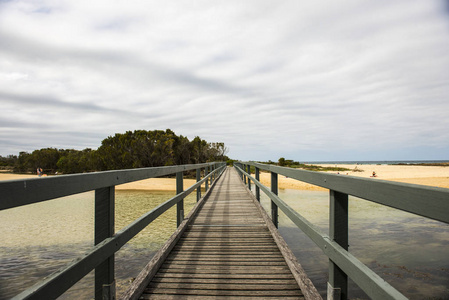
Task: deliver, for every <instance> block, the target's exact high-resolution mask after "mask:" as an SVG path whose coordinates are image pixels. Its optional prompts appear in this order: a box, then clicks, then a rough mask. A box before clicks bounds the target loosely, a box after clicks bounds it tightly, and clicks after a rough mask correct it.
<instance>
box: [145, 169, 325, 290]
mask: <svg viewBox="0 0 449 300" xmlns="http://www.w3.org/2000/svg"><path fill="white" fill-rule="evenodd" d="M167 251H170V250H168V249H167ZM163 256H166V258H165V260H164V261H163V262H161V264H160V267H159V268H158V270H157V272H156V271H155V272H153V273H154V275H151V277H152V278H151V279H150V281H149V283H147V282H148V281H147V282H146V283H145V288H142V287H141V288H140V290H142V289H143V293H141V294H140V293H139V294H140V295H139V297H137V299H229V298H232V299H240V298H244V299H252V298H254V299H270V298H271V299H280V298H282V299H321V297H320V296H319V294H318V292H317V291H316V289H315V287H314V286H313V284H312V283H311V281H310V280H309V279H308V277H307V276H306V275H305V273H304V271H303V270H302V268H301V266H300V265H299V263H298V262H297V261H296V258H295V257H294V255H293V254H292V253H291V251H290V249H288V247H287V245H286V243H285V241H284V240H283V239H282V237H280V235H279V233H278V231H277V229H276V228H275V227H274V225H273V223H272V222H271V220H270V219H269V218H268V216H267V215H266V213H265V211H264V210H263V208H262V207H261V206H260V204H259V202H258V201H257V200H256V199H255V197H254V196H253V195H252V194H251V192H249V191H248V190H247V188H246V187H245V185H244V184H243V183H242V181H241V180H240V178H239V176H238V174H237V172H236V171H235V170H234V169H231V168H228V170H226V171H225V173H224V174H223V175H222V177H221V178H220V179H219V180H218V181H217V183H216V185H215V186H214V187H213V190H212V191H211V193H210V194H209V197H207V199H205V202H204V203H202V206H201V207H200V208H199V209H198V212H197V213H196V214H195V215H194V216H191V217H190V220H189V222H188V225H187V226H186V228H185V230H184V231H183V232H180V237H179V238H178V239H177V243H176V244H174V246H173V247H172V249H171V251H170V252H169V253H167V254H166V255H162V257H163ZM153 268H154V267H153Z"/></svg>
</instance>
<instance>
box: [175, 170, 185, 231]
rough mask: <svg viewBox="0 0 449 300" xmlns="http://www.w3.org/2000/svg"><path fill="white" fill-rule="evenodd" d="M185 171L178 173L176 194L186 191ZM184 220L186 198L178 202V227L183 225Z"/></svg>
mask: <svg viewBox="0 0 449 300" xmlns="http://www.w3.org/2000/svg"><path fill="white" fill-rule="evenodd" d="M183 179H184V178H183V172H178V173H176V194H179V193H182V192H183V191H184V180H183ZM182 220H184V199H182V200H181V201H179V202H178V203H176V227H179V225H181V223H182Z"/></svg>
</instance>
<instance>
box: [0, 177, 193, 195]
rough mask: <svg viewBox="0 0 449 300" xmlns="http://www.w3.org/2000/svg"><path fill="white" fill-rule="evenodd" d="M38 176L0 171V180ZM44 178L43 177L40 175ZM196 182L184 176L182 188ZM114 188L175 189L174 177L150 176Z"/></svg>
mask: <svg viewBox="0 0 449 300" xmlns="http://www.w3.org/2000/svg"><path fill="white" fill-rule="evenodd" d="M27 178H38V176H37V175H32V174H9V173H0V181H2V180H15V179H27ZM41 178H45V177H41ZM195 183H196V180H195V179H185V178H184V188H188V187H189V186H192V185H193V184H195ZM115 189H116V190H150V191H175V190H176V179H175V178H150V179H145V180H140V181H136V182H130V183H125V184H121V185H118V186H116V187H115Z"/></svg>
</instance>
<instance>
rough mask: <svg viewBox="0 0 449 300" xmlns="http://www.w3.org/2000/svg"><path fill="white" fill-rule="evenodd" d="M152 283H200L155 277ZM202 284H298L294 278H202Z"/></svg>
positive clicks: (189, 278) (182, 279)
mask: <svg viewBox="0 0 449 300" xmlns="http://www.w3.org/2000/svg"><path fill="white" fill-rule="evenodd" d="M152 282H166V283H169V282H170V283H198V282H199V280H198V278H191V277H184V278H173V277H154V278H153V280H152ZM201 283H204V284H206V283H209V284H225V283H231V284H254V283H257V284H272V285H276V284H280V285H284V284H296V280H295V279H293V278H288V279H279V278H276V279H273V278H270V279H258V278H253V279H247V278H244V279H242V278H202V279H201Z"/></svg>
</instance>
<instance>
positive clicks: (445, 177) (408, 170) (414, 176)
mask: <svg viewBox="0 0 449 300" xmlns="http://www.w3.org/2000/svg"><path fill="white" fill-rule="evenodd" d="M320 166H325V167H326V166H327V167H335V166H337V167H343V168H347V169H350V170H351V171H343V172H326V173H333V174H337V173H339V174H340V175H342V176H346V175H349V176H357V177H363V178H370V179H372V180H378V179H381V180H390V181H397V182H404V183H413V184H420V185H427V186H433V187H443V188H449V167H442V166H413V165H410V166H407V165H343V164H342V165H320ZM356 168H357V170H359V171H358V172H357V171H355V169H356ZM373 171H374V172H376V175H377V177H375V178H373V177H371V175H372V174H373ZM25 178H38V177H37V175H32V174H29V175H21V174H5V173H3V174H2V173H0V180H11V179H25ZM260 179H261V182H262V183H263V184H264V185H266V186H269V185H270V174H269V173H263V172H261V174H260ZM195 182H196V180H195V179H184V188H187V187H189V186H191V185H193V184H194V183H195ZM279 188H281V189H295V190H325V189H323V188H320V187H316V186H313V185H310V184H307V183H303V182H300V181H297V180H294V179H292V178H286V177H285V176H282V175H281V176H279ZM116 189H117V190H153V191H174V190H176V179H175V178H150V179H145V180H141V181H136V182H130V183H126V184H122V185H119V186H117V187H116Z"/></svg>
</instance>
